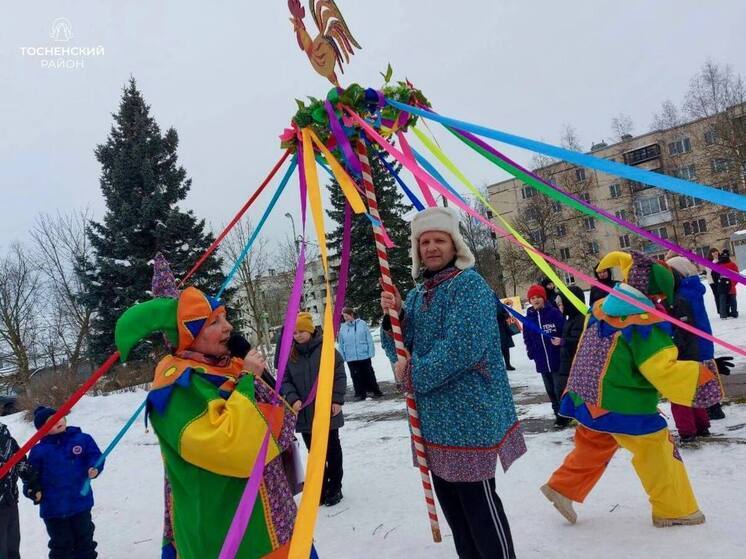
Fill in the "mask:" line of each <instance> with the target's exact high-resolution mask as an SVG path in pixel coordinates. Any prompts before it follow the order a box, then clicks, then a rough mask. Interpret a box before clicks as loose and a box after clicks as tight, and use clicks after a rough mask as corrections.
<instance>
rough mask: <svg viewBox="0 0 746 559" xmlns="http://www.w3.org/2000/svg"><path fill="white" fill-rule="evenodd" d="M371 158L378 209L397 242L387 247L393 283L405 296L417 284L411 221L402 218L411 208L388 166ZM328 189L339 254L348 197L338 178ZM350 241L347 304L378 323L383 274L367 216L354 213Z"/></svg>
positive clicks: (331, 242) (334, 248) (335, 249)
mask: <svg viewBox="0 0 746 559" xmlns="http://www.w3.org/2000/svg"><path fill="white" fill-rule="evenodd" d="M369 160H370V166H371V171H372V177H373V184H374V185H375V187H376V197H377V199H378V211H379V212H380V214H381V219H382V220H383V223H384V226H385V227H386V231H387V233H388V234H389V237H390V238H391V240H392V241H393V242H394V244H395V245H396V246H395V247H394V248H390V249H389V250H388V255H389V267H390V268H391V274H392V276H393V278H394V284H395V285H396V286H397V287H398V288H399V291H400V292H401V293H402V296H406V293H407V291H408V290H409V289H410V288H411V287H412V286H413V285H414V283H413V281H412V274H411V270H412V261H411V258H410V246H409V245H410V242H409V224H408V223H406V222H405V221H404V219H403V215H404V214H405V213H406V212H407V211H408V208H407V207H406V206H405V205H404V203H403V202H402V195H401V194H400V193H399V190H398V185H397V184H396V181H395V179H394V177H392V176H391V175H390V174H389V172H388V171H387V170H386V167H384V166H383V164H382V163H381V162H380V161H379V160H378V158H377V157H376V156H375V155H374V154H373V153H372V152H369ZM387 161H388V160H387ZM394 168H395V169H397V168H396V167H394ZM397 172H398V169H397ZM329 189H330V191H331V195H330V199H331V206H332V208H331V209H330V210H328V211H327V214H328V215H329V217H330V218H331V219H332V220H333V221H334V222H335V223H336V225H337V227H336V228H335V229H334V232H332V233H331V235H329V246H330V249H331V251H332V253H333V254H336V255H340V254H341V253H342V236H343V231H344V227H343V226H344V203H345V197H344V194H343V193H342V190H341V189H340V187H339V185H338V184H337V181H335V180H331V181H330V184H329ZM351 241H352V244H351V246H352V254H351V257H350V271H349V279H348V284H347V295H346V299H345V305H347V306H349V307H353V308H355V309H357V311H358V313H359V314H360V316H361V318H363V319H364V320H367V321H369V322H373V323H377V322H378V321H379V320H380V319H381V306H380V298H381V297H380V294H381V287H380V285H379V283H378V278H379V277H380V274H379V271H378V269H379V268H378V256H377V254H376V246H375V243H374V239H373V228H372V225H371V223H370V221H369V220H368V218H367V217H366V216H365V215H358V216H355V215H354V214H353V218H352V231H351Z"/></svg>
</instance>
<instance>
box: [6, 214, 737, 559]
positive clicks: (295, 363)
mask: <svg viewBox="0 0 746 559" xmlns="http://www.w3.org/2000/svg"><path fill="white" fill-rule="evenodd" d="M411 242H412V275H413V277H414V278H415V279H416V280H418V279H421V282H420V283H418V284H417V286H416V287H415V288H414V289H412V290H411V291H410V292H409V293H407V294H406V296H405V297H404V298H402V297H401V296H400V295H399V293H398V292H396V291H395V292H393V293H392V292H387V291H384V292H382V293H381V308H382V311H383V313H384V318H383V321H382V325H381V345H382V346H383V349H384V350H385V352H386V354H387V357H388V358H389V360H390V362H391V363H392V367H393V368H394V371H395V376H396V380H397V383H398V385H399V386H400V387H401V389H402V390H403V391H404V392H405V393H408V394H410V395H412V396H414V398H415V401H416V403H417V407H418V413H419V417H420V421H421V431H422V437H423V440H424V449H425V455H426V458H427V462H428V467H429V469H430V472H431V474H432V479H433V487H434V490H435V494H436V496H437V498H438V501H439V503H440V505H441V508H442V510H443V514H444V517H445V520H446V522H447V523H448V525H449V527H450V529H451V533H452V535H453V543H454V545H455V548H456V553H457V554H458V556H459V557H461V558H488V557H489V558H494V557H499V558H501V559H511V558H514V557H515V547H514V544H513V539H512V536H511V529H510V523H509V521H508V514H507V512H506V510H505V509H504V507H503V504H502V502H501V500H500V497H499V496H498V494H497V490H496V482H495V472H496V469H497V465H498V463H499V464H500V465H501V467H502V469H503V470H504V471H507V469H508V468H509V467H510V465H511V464H512V463H513V462H514V461H515V460H517V459H518V458H520V457H521V456H522V455H523V454H524V453H525V452H526V445H525V442H524V439H523V436H522V433H521V428H520V424H519V421H518V418H517V414H516V409H515V405H514V402H513V396H512V392H511V389H510V385H509V382H508V371H512V370H514V367H513V366H512V365H511V362H510V348H511V347H515V343H514V342H513V340H512V338H513V337H514V336H515V335H517V334H518V333H521V332H522V338H523V341H524V344H525V350H526V354H527V356H528V358H529V359H530V360H531V361H533V364H534V366H535V369H536V372H537V373H538V374H540V375H541V377H542V380H543V384H544V387H545V389H546V393H547V396H548V398H549V401H550V402H551V406H552V412H553V415H554V423H555V426H556V427H557V428H558V429H563V428H567V427H568V426H571V425H574V426H575V438H574V445H573V448H572V450H571V451H570V452H569V454H568V455H567V456H566V458H565V460H564V462H563V463H562V464H561V466H560V467H559V468H558V469H557V470H556V471H555V472H554V473H553V474H552V475H551V476H550V478H549V480H548V481H547V483H546V484H545V485H544V486H542V487H541V491H542V493H543V494H544V495H545V496H546V498H547V499H548V500H549V501H550V502H551V503H552V504H553V505H554V507H555V508H556V509H557V510H558V511H559V512H560V513H561V514H562V515H563V516H564V517H565V518H566V519H567V520H568V521H570V522H571V523H575V522H576V520H577V513H576V511H575V508H574V503H582V502H583V501H584V500H585V498H586V497H587V496H588V494H589V493H590V491H591V490H592V488H593V487H594V485H595V484H596V482H597V481H598V480H599V479H600V477H601V476H602V475H603V472H604V470H605V468H606V465H607V464H608V462H609V460H610V459H611V457H612V456H613V455H614V453H615V452H616V450H617V449H618V448H619V447H620V446H621V447H624V448H626V449H628V450H630V451H631V452H632V454H633V461H632V462H633V467H634V468H635V470H636V473H637V474H638V476H639V477H640V479H641V481H642V484H643V487H644V489H645V491H646V492H647V493H648V495H649V499H650V503H651V507H652V515H653V524H654V525H655V526H660V527H663V526H673V525H690V524H699V523H702V522H704V520H705V517H704V514H703V513H702V512H701V511H700V509H699V506H698V505H697V501H696V498H695V497H694V492H693V490H692V488H691V485H690V483H689V480H688V477H687V473H686V469H685V468H684V465H683V462H682V461H681V457H680V455H679V453H678V451H677V450H676V446H677V443H676V442H675V440H674V439H673V438H672V437H671V436H670V433H669V430H668V428H667V425H666V421H665V419H663V418H662V417H661V415H660V414H659V413H658V411H657V406H658V399H659V395H660V394H662V395H663V396H664V397H666V398H668V400H669V401H670V402H671V407H672V413H673V416H674V420H675V422H676V426H677V429H678V433H679V440H680V442H681V443H688V442H691V441H693V440H696V438H697V437H707V436H709V421H710V420H714V419H719V418H722V417H723V411H722V408H721V407H720V405H719V402H720V399H721V396H722V386H721V383H720V381H719V375H722V374H728V373H729V372H730V368H731V367H732V365H733V364H732V359H731V358H729V357H719V358H715V357H714V348H713V345H712V343H711V342H709V341H707V340H705V339H703V338H701V337H698V336H696V335H693V334H692V333H691V332H688V331H686V330H685V329H683V328H677V327H672V326H671V324H670V323H668V322H666V321H665V320H663V319H662V318H660V317H659V316H657V314H653V313H650V312H645V311H644V310H641V309H640V308H638V307H639V306H641V307H643V308H650V309H659V310H661V311H662V312H664V313H668V314H670V315H671V316H673V317H675V318H677V319H679V320H680V321H682V322H685V323H688V324H691V325H692V326H694V327H696V328H697V329H699V330H701V331H704V332H708V333H709V332H711V331H712V330H711V326H710V322H709V318H708V316H707V312H706V310H705V308H706V306H705V293H706V289H705V287H703V285H702V281H701V279H700V275H699V270H698V269H697V267H696V266H695V265H694V264H692V263H691V262H690V261H688V260H686V259H684V258H682V257H679V256H675V255H673V254H669V255H667V258H666V259H665V261H663V262H660V261H654V260H651V259H650V258H648V257H646V256H644V255H642V254H639V253H622V252H615V253H611V254H609V255H607V256H606V257H605V258H604V259H602V260H601V262H599V264H598V265H597V266H596V268H595V269H594V272H595V275H596V278H597V280H598V282H599V283H600V284H602V285H604V286H606V288H607V289H608V290H609V291H610V293H609V291H607V290H606V289H601V288H599V287H597V286H594V287H593V288H592V289H591V292H590V299H589V305H590V310H589V311H588V313H585V312H583V311H582V310H581V309H580V308H579V307H582V306H579V305H577V304H576V303H577V302H583V303H585V293H584V292H583V291H582V290H581V289H580V288H578V287H577V286H570V288H569V293H570V295H568V293H565V292H560V291H559V290H557V288H556V286H555V285H554V284H553V282H552V281H551V280H549V279H548V278H544V279H543V280H542V281H541V282H540V283H537V284H535V285H532V286H531V287H530V288H529V289H528V292H527V294H526V295H527V300H528V304H529V307H528V308H527V310H526V313H525V316H522V315H521V314H520V312H516V311H517V309H513V308H511V309H508V308H507V306H505V305H504V304H503V303H501V302H500V300H499V299H498V298H497V297H496V296H495V294H494V293H493V291H492V290H491V288H490V287H489V286H488V284H487V283H486V281H485V280H484V278H482V277H481V276H480V275H479V274H478V273H477V272H476V271H475V269H474V267H473V266H474V257H473V255H472V254H471V251H470V250H469V248H468V246H467V245H466V243H465V242H464V240H463V238H462V236H461V233H460V230H459V217H458V214H457V213H456V212H454V211H453V210H451V209H448V208H429V209H427V210H425V211H422V212H419V213H418V214H417V215H416V216H415V218H414V219H413V221H412V224H411ZM710 256H711V258H712V259H713V261H717V262H718V263H719V264H721V265H723V266H726V267H727V268H729V269H733V270H737V267H736V266H735V264H734V263H733V262H731V260H730V255H729V253H728V251H727V250H723V251H713V252H712V253H711V255H710ZM614 269H618V270H619V273H620V274H621V275H620V277H619V280H618V281H615V280H614V279H613V277H614V274H613V270H614ZM708 279H709V283H710V287H711V288H712V291H713V295H714V296H715V301H716V304H717V308H718V313H719V315H720V317H721V318H723V319H725V318H728V317H737V316H738V313H737V305H736V302H735V284H734V283H732V282H730V281H729V280H727V278H723V277H722V276H718V274H717V273H716V272H710V274H709V277H708ZM615 294H623V295H624V298H621V297H617V296H615ZM625 298H631V299H633V300H635V301H637V303H638V305H631V304H630V303H629V302H628V301H626V300H625ZM393 311H396V313H398V315H399V318H400V321H401V329H402V335H403V342H404V346H405V348H406V351H405V356H402V354H401V352H397V350H396V347H395V345H396V344H395V339H394V332H393V330H392V326H391V321H390V320H389V317H390V313H392V312H393ZM342 314H343V318H344V322H343V324H342V325H341V327H340V331H339V335H338V336H337V342H338V350H337V351H335V354H334V370H333V389H332V395H331V409H330V410H329V414H330V421H329V432H328V445H327V454H326V459H325V469H324V477H323V487H322V490H321V496H320V504H322V505H326V506H335V505H336V504H337V503H339V502H340V501H341V500H342V498H343V495H342V478H343V453H342V445H341V441H340V436H339V430H340V428H341V427H342V426H343V425H344V414H343V411H342V409H343V406H344V403H345V393H346V389H347V375H346V372H345V363H346V364H347V367H348V368H349V371H350V376H351V379H352V385H353V391H354V396H353V397H354V399H356V400H359V401H362V400H365V399H366V398H367V397H368V396H369V395H370V396H372V397H373V398H379V397H381V396H382V391H381V389H380V386H379V385H378V382H377V381H376V376H375V372H374V370H373V367H372V357H373V356H374V351H375V350H374V343H373V339H372V335H371V332H370V327H369V326H368V324H367V323H366V322H365V321H364V320H362V319H361V318H360V317H359V316H357V314H356V312H355V310H354V309H352V308H345V309H344V310H343V313H342ZM159 331H160V332H164V333H165V334H166V336H167V338H168V339H169V342H170V344H171V346H172V348H173V350H172V352H171V353H170V354H168V355H167V356H166V357H164V358H163V359H162V360H161V361H160V362H159V363H158V365H157V367H156V369H155V373H154V380H153V383H152V384H151V387H150V390H149V393H148V400H147V413H148V418H149V420H150V422H151V424H152V426H153V429H154V431H155V434H156V435H157V438H158V441H159V443H160V447H161V453H162V457H163V462H164V469H165V474H166V496H167V499H166V506H165V518H164V540H163V541H164V545H163V555H162V557H164V558H175V557H177V556H178V557H180V558H183V559H189V558H200V559H202V558H205V557H217V556H218V554H219V552H220V549H221V546H222V544H223V539H224V537H225V534H226V531H227V530H228V527H229V525H230V522H231V519H232V516H233V513H234V511H235V510H236V508H237V507H238V505H239V500H240V498H241V495H242V494H243V492H244V490H245V488H246V485H247V483H248V479H249V477H250V474H251V472H250V471H249V469H250V467H251V465H252V464H253V462H254V459H256V458H257V457H260V456H264V457H265V466H264V467H265V470H264V474H263V477H262V481H261V486H260V489H259V491H260V494H261V495H262V498H261V499H258V500H257V503H256V505H255V508H254V510H253V512H252V515H251V522H250V523H249V527H248V530H247V535H246V537H244V538H243V540H242V541H241V542H240V546H239V547H238V550H237V554H236V557H240V558H243V559H253V558H260V557H272V558H281V557H287V552H288V549H289V542H290V538H291V536H292V528H293V523H294V520H295V516H296V513H297V508H296V503H295V500H294V496H295V495H297V494H298V492H299V491H301V490H302V478H303V474H302V472H299V471H298V469H299V460H298V456H297V452H298V449H297V440H296V438H295V433H299V434H300V436H301V438H302V440H303V442H304V443H305V445H306V448H308V449H309V450H310V448H311V441H312V434H313V435H314V436H315V433H312V427H313V424H314V415H315V413H318V410H316V406H315V403H316V385H317V381H318V377H319V372H320V368H321V363H322V355H321V354H322V350H321V348H322V340H323V335H322V330H321V327H320V326H318V325H315V324H314V322H313V318H312V316H311V315H310V314H308V313H304V312H301V313H299V314H298V316H297V319H296V324H295V329H294V332H293V342H292V347H291V349H290V354H289V358H288V364H287V368H286V371H284V376H283V379H282V382H281V383H280V386H279V392H276V391H275V379H274V377H273V376H272V375H271V373H270V372H269V370H268V368H267V364H266V362H265V360H264V357H263V356H262V355H261V354H259V353H258V352H257V351H256V350H251V349H250V346H248V344H245V345H244V346H243V347H244V349H243V350H242V351H239V352H237V351H236V350H235V347H236V346H235V344H232V342H231V340H233V339H234V334H233V327H232V325H231V324H230V322H229V321H228V320H227V318H226V311H225V306H224V305H223V304H222V302H220V301H218V300H215V299H213V298H212V297H210V296H208V295H207V294H205V293H203V292H201V291H199V290H197V289H195V288H193V287H190V288H187V289H185V290H184V291H182V292H181V293H179V294H177V296H175V297H174V298H156V299H153V300H152V301H148V302H145V303H140V304H138V305H135V306H134V307H132V308H131V309H129V310H128V311H127V312H125V313H124V314H123V315H122V317H121V318H120V320H119V322H118V324H117V333H116V337H117V347H118V348H119V351H120V354H121V355H122V359H123V360H126V359H127V358H128V355H129V353H130V352H131V350H132V349H133V348H134V347H135V345H136V344H137V343H138V342H139V341H140V340H142V339H143V338H146V337H148V336H150V335H151V334H152V333H154V332H159ZM54 414H55V410H54V409H52V408H48V407H43V406H42V407H39V408H38V409H37V410H36V411H35V413H34V424H35V426H36V427H37V429H38V428H41V427H42V426H44V425H45V424H46V423H47V422H48V421H49V420H50V418H51V417H52V416H53V415H54ZM267 429H269V435H268V438H267V439H266V443H265V445H264V446H262V440H263V433H265V432H266V431H267ZM17 449H18V445H17V444H16V442H15V441H14V440H13V438H12V437H11V436H10V434H9V433H8V431H7V428H5V427H4V426H3V427H2V428H0V451H1V452H2V455H1V456H0V460H7V459H8V458H9V456H11V455H12V454H13V453H14V452H15V451H16V450H17ZM100 458H101V453H100V451H99V449H98V447H97V445H96V443H95V442H94V440H93V439H92V438H91V437H90V436H89V435H87V434H85V433H83V432H82V431H81V430H80V428H78V427H71V426H67V424H66V421H65V419H64V418H63V419H61V420H59V421H57V422H56V423H55V425H54V426H52V428H51V430H50V431H49V433H48V434H47V435H46V436H45V437H44V438H43V439H41V441H40V442H39V443H38V444H37V445H36V446H35V447H33V449H32V450H31V452H30V454H29V457H28V459H24V460H22V461H20V462H19V463H18V464H17V465H16V466H15V467H14V468H13V469H12V471H11V473H10V475H8V476H6V477H5V478H4V479H3V480H2V486H0V556H2V557H9V558H13V557H19V553H18V547H19V541H20V531H19V522H18V504H17V503H18V489H17V487H16V483H17V480H18V478H19V477H20V478H21V479H22V481H23V494H24V495H25V496H27V497H28V498H29V499H31V500H32V501H33V502H34V503H35V504H38V505H39V511H40V516H41V517H42V519H43V520H44V523H45V525H46V527H47V532H48V535H49V549H50V551H49V557H50V558H52V559H55V558H58V559H61V558H78V559H90V558H95V557H97V551H96V542H95V540H94V525H93V522H92V517H91V509H92V507H93V494H92V492H91V491H89V492H87V493H81V487H82V486H83V484H84V482H85V481H86V480H87V479H93V478H95V477H97V476H98V475H100V474H101V472H102V471H103V461H102V460H101V459H100ZM200 518H210V524H209V526H208V525H206V524H204V523H201V522H200V521H199V519H200ZM314 554H315V551H313V552H312V557H313V556H315V555H314Z"/></svg>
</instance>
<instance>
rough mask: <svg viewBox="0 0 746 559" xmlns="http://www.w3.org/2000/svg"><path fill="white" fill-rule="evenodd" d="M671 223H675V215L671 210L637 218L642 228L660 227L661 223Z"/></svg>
mask: <svg viewBox="0 0 746 559" xmlns="http://www.w3.org/2000/svg"><path fill="white" fill-rule="evenodd" d="M669 221H673V214H672V213H671V211H670V210H665V211H662V212H656V213H654V214H650V215H646V216H638V218H637V223H638V225H640V227H652V226H653V225H659V224H660V223H667V222H669Z"/></svg>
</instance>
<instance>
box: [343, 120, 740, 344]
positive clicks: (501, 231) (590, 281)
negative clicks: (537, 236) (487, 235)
mask: <svg viewBox="0 0 746 559" xmlns="http://www.w3.org/2000/svg"><path fill="white" fill-rule="evenodd" d="M345 111H347V113H348V114H349V115H350V116H351V118H352V119H353V120H355V122H356V123H357V124H358V126H360V127H361V128H362V129H363V130H364V131H365V133H366V134H367V135H368V137H370V138H371V139H372V140H374V141H375V142H377V143H378V145H380V146H381V147H382V148H383V149H385V150H386V151H387V152H388V153H389V154H390V155H391V156H392V157H394V158H395V159H397V160H398V161H399V162H400V163H402V165H404V166H405V167H407V168H408V169H409V170H410V171H411V172H412V173H413V174H418V175H419V176H420V178H421V179H422V180H423V181H426V182H427V183H428V185H429V186H430V187H431V188H433V189H434V190H435V191H437V192H439V193H440V194H443V195H444V196H446V197H447V198H449V199H450V200H451V201H452V202H453V203H454V204H455V205H456V206H458V207H460V208H461V209H462V210H463V211H464V212H466V213H468V214H470V215H471V216H473V217H474V218H475V219H478V220H479V221H481V222H482V223H484V224H485V225H486V226H487V227H490V228H491V229H493V230H494V231H496V232H497V233H499V234H501V235H504V236H506V238H507V239H508V240H509V241H510V242H512V243H514V244H518V245H520V242H519V241H518V240H516V239H515V238H513V237H512V236H511V235H510V234H509V233H508V231H506V230H505V229H502V228H501V227H499V226H498V225H496V224H495V223H493V222H491V221H490V220H489V219H487V218H486V217H484V216H483V215H481V214H479V212H477V211H475V210H474V209H473V208H470V207H469V206H468V205H467V204H464V203H463V202H461V201H460V200H459V199H458V198H455V197H453V196H452V195H451V194H450V192H448V191H447V190H446V189H445V188H444V187H442V186H441V185H440V184H439V183H438V182H437V181H436V180H434V179H433V178H432V177H430V176H429V175H428V174H427V173H425V172H423V171H422V170H421V169H420V168H419V167H417V166H416V165H413V164H412V163H411V162H410V161H409V159H408V158H407V157H405V156H404V154H403V153H401V152H400V151H399V150H397V149H396V148H395V147H393V146H392V145H391V144H390V143H389V142H387V141H386V140H385V139H384V138H383V137H382V136H381V135H380V134H379V133H378V132H376V131H375V130H374V129H373V128H371V127H370V125H368V123H366V122H365V121H364V120H363V119H362V118H360V117H359V116H358V115H357V114H356V113H355V112H353V111H352V110H350V109H349V108H345ZM529 248H530V250H531V251H532V252H534V253H535V254H536V255H537V256H541V257H542V258H544V259H545V260H546V261H547V262H549V263H550V264H552V265H554V266H556V267H558V268H559V269H561V270H564V271H565V272H568V273H570V274H573V275H575V276H577V277H579V278H580V279H582V280H583V281H584V282H586V283H588V284H590V285H593V286H595V287H598V288H599V289H601V290H603V291H605V292H606V293H612V292H613V293H614V297H617V298H619V299H621V300H622V301H624V302H626V303H629V304H630V305H632V306H634V307H635V308H638V309H640V310H642V311H645V312H647V313H650V314H653V315H655V316H657V317H658V318H661V319H662V320H665V321H667V322H670V323H671V324H674V325H675V326H677V327H679V328H681V329H682V330H686V331H687V332H691V333H692V334H695V335H697V336H699V337H701V338H704V339H706V340H709V341H711V342H713V343H716V344H718V345H720V346H722V347H724V348H726V349H728V350H730V351H733V352H735V353H737V354H738V355H742V356H744V357H746V349H743V348H740V347H738V346H735V345H733V344H731V343H729V342H726V341H725V340H721V339H720V338H716V337H715V336H713V335H711V334H708V333H707V332H703V331H701V330H699V329H698V328H695V327H693V326H691V325H689V324H687V323H685V322H682V321H681V320H678V319H676V318H674V317H672V316H669V315H668V314H666V313H665V312H662V311H660V310H658V309H655V308H650V307H647V306H645V305H643V304H642V303H640V302H639V301H637V300H636V299H634V298H632V297H630V296H628V295H626V294H625V293H622V292H619V291H613V289H612V288H610V287H609V286H607V285H605V284H603V283H601V282H600V281H598V280H597V279H595V278H592V277H590V276H588V275H587V274H585V273H584V272H581V271H580V270H576V269H575V268H573V267H572V266H568V265H567V264H565V263H564V262H560V261H559V260H557V259H556V258H553V257H551V256H549V255H547V254H544V253H542V252H541V251H539V250H538V249H536V248H534V247H532V246H530V247H529Z"/></svg>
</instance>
